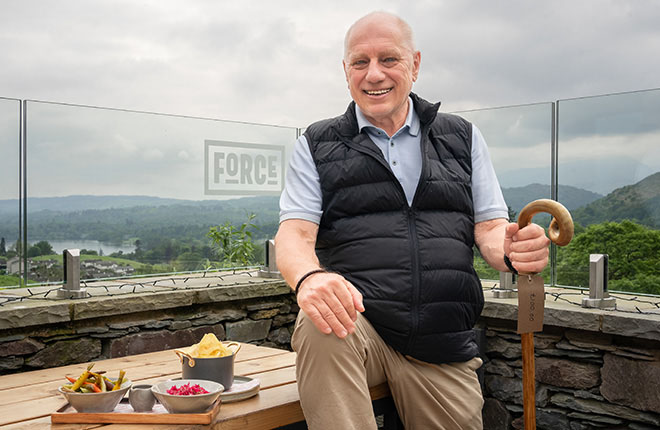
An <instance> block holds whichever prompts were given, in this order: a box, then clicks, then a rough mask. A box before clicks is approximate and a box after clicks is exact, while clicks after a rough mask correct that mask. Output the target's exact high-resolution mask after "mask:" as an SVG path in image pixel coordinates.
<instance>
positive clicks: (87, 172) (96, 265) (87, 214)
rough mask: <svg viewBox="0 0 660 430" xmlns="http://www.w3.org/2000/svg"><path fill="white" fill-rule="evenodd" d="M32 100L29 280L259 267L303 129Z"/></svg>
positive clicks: (29, 105) (29, 126)
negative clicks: (69, 266)
mask: <svg viewBox="0 0 660 430" xmlns="http://www.w3.org/2000/svg"><path fill="white" fill-rule="evenodd" d="M26 103H27V133H26V134H27V139H26V141H27V171H28V181H27V190H28V191H27V196H28V212H27V215H28V230H27V232H28V242H29V243H30V251H28V252H29V253H30V254H29V255H30V261H31V267H30V279H31V280H35V281H39V282H61V280H62V279H61V278H62V267H61V263H60V261H61V260H62V258H61V252H62V250H63V249H66V248H77V249H81V253H82V254H83V255H82V257H81V272H82V273H81V278H86V279H99V278H110V277H121V276H130V275H144V274H151V273H169V272H179V271H195V270H206V269H209V268H218V267H228V266H231V267H239V266H240V267H242V266H251V265H260V264H263V258H264V257H263V254H264V251H263V244H264V242H265V240H266V239H267V238H272V237H273V236H274V234H275V232H276V229H277V226H278V213H279V209H278V199H279V194H280V192H281V189H282V186H283V178H284V171H285V167H286V165H287V161H288V157H289V155H290V151H291V148H292V146H293V143H294V141H295V138H296V133H297V129H295V128H291V127H277V126H268V125H261V124H249V123H240V122H230V121H218V120H211V119H202V118H191V117H181V116H174V115H163V114H153V113H144V112H132V111H124V110H114V109H103V108H93V107H86V106H74V105H65V104H57V103H44V102H37V101H28V102H26ZM250 235H251V239H252V243H254V244H255V247H254V249H251V247H250V246H249V244H248V242H249V241H248V240H246V239H249V238H250Z"/></svg>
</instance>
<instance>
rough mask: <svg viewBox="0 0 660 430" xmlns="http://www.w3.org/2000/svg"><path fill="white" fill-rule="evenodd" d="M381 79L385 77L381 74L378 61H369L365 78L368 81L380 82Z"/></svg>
mask: <svg viewBox="0 0 660 430" xmlns="http://www.w3.org/2000/svg"><path fill="white" fill-rule="evenodd" d="M383 79H385V75H384V74H383V70H382V68H381V65H380V63H379V62H378V61H370V62H369V68H368V69H367V76H366V80H367V81H368V82H380V81H382V80H383Z"/></svg>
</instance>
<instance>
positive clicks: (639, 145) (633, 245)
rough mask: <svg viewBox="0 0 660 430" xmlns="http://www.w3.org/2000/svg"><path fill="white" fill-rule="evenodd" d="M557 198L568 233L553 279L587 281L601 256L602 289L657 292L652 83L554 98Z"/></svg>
mask: <svg viewBox="0 0 660 430" xmlns="http://www.w3.org/2000/svg"><path fill="white" fill-rule="evenodd" d="M558 107H559V109H558V110H559V121H558V123H559V127H558V182H559V187H558V197H559V201H560V202H562V203H564V204H565V205H567V206H569V205H572V206H577V207H576V208H575V209H574V210H573V211H572V214H573V218H574V221H575V224H576V236H575V239H574V240H573V242H572V243H571V244H570V245H569V246H568V247H566V248H564V249H560V250H559V251H558V268H557V272H558V283H560V284H563V285H574V286H581V287H587V288H588V287H589V255H590V254H608V255H609V289H610V290H625V291H634V292H638V293H651V294H660V259H659V258H658V256H659V255H660V231H659V229H660V90H649V91H638V92H631V93H623V94H612V95H604V96H598V97H586V98H579V99H568V100H560V101H559V102H558Z"/></svg>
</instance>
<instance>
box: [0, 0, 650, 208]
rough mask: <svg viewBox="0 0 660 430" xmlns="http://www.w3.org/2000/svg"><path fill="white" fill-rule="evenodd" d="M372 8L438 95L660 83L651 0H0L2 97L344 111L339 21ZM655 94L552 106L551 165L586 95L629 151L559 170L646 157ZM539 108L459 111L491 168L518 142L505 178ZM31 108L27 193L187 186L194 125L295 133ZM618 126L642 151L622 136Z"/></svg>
mask: <svg viewBox="0 0 660 430" xmlns="http://www.w3.org/2000/svg"><path fill="white" fill-rule="evenodd" d="M374 10H386V11H390V12H393V13H396V14H398V15H400V16H401V17H403V18H404V19H405V20H407V21H408V22H409V23H410V25H411V26H412V28H413V30H414V32H415V40H416V44H417V47H418V49H419V50H421V52H422V63H421V72H420V77H419V80H418V82H417V83H416V84H415V87H414V91H416V92H417V93H418V94H420V95H421V96H422V97H424V98H426V99H428V100H431V101H442V102H443V105H442V108H441V109H442V110H444V111H449V112H452V111H459V110H466V109H479V108H485V107H496V106H507V105H518V104H527V103H536V102H547V101H555V100H557V99H565V98H573V97H582V96H591V95H600V94H607V93H618V92H626V91H633V90H641V89H649V88H659V87H660V24H659V23H660V1H656V0H648V1H646V0H580V1H576V0H555V1H550V2H539V1H523V0H519V1H486V0H483V1H464V0H461V1H459V0H454V1H441V0H422V1H412V0H408V1H405V2H404V1H394V0H389V1H388V0H379V1H355V0H351V1H347V0H336V1H312V0H308V1H305V2H294V1H272V0H271V1H220V0H212V1H211V0H209V1H196V0H186V1H183V0H181V1H175V0H146V1H140V0H114V1H102V0H66V1H56V0H52V1H46V0H43V1H35V0H0V64H1V65H2V67H0V97H10V98H18V99H36V100H45V101H54V102H64V103H73V104H82V105H94V106H102V107H112V108H119V109H129V110H138V111H150V112H161V113H170V114H179V115H188V116H199V117H205V118H217V119H226V120H235V121H246V122H258V123H266V124H274V125H282V126H290V127H305V126H307V125H308V124H309V123H311V122H314V121H316V120H319V119H322V118H327V117H330V116H335V115H338V114H340V113H342V112H344V110H345V109H346V105H347V104H348V102H349V101H350V97H349V93H348V89H347V87H346V82H345V78H344V74H343V70H342V67H341V58H342V54H343V38H344V34H345V32H346V30H347V29H348V27H349V26H350V25H351V24H352V23H353V22H354V21H355V20H356V19H358V18H359V17H361V16H363V15H365V14H367V13H369V12H371V11H374ZM659 95H660V92H655V93H653V94H651V95H650V96H649V97H648V103H646V102H645V103H643V105H644V106H645V109H646V110H645V111H643V112H634V111H635V109H638V108H639V107H640V100H641V99H640V98H639V97H637V96H633V97H623V98H610V99H608V98H604V99H596V100H595V101H594V102H591V103H589V102H587V103H586V104H580V103H581V102H576V103H574V104H573V107H574V109H573V111H574V114H572V116H571V118H569V121H562V124H564V125H565V128H564V129H563V131H562V132H564V131H566V130H570V133H571V135H569V136H567V135H566V134H564V135H562V137H563V138H565V139H564V142H566V141H567V140H569V143H568V144H566V145H565V146H564V148H566V149H568V150H573V152H572V153H571V152H570V151H564V152H561V154H569V155H571V158H570V161H574V162H575V163H581V164H580V166H581V167H580V168H577V169H573V168H571V169H565V170H564V171H569V172H572V171H574V172H577V173H581V172H582V173H584V172H587V170H585V169H584V163H585V160H586V162H589V160H590V159H591V158H593V156H594V154H595V152H594V151H593V149H592V148H593V143H592V141H591V140H583V141H579V140H576V141H575V142H576V143H575V144H573V143H572V142H570V139H571V138H572V137H573V138H575V139H578V138H579V137H580V136H581V135H582V134H585V135H593V134H594V131H593V127H592V128H589V129H585V131H584V133H582V132H581V131H580V130H579V128H580V127H582V126H585V125H592V124H586V121H584V120H583V119H582V117H580V114H581V113H585V112H587V113H594V112H595V111H597V110H599V109H601V110H602V111H603V112H604V113H605V115H604V116H601V117H599V121H600V124H599V125H598V127H597V129H598V130H599V132H603V130H605V131H606V133H601V134H612V135H615V137H613V138H611V139H609V140H601V141H600V142H601V144H602V145H606V146H607V148H611V150H608V152H607V154H608V155H609V156H610V159H611V160H614V162H621V160H622V156H624V155H625V156H628V155H629V154H630V156H631V157H633V158H634V160H632V161H630V163H629V165H630V167H629V168H628V169H626V171H625V172H624V173H625V174H623V176H621V178H619V177H616V178H615V179H616V180H615V181H614V180H613V181H609V182H607V179H608V178H609V179H611V178H614V176H615V175H611V174H609V173H608V171H609V169H610V168H611V166H610V165H607V168H604V167H603V166H604V165H601V164H598V163H592V165H591V167H592V169H591V170H589V174H588V175H587V174H586V173H584V174H582V173H581V174H582V177H584V176H585V175H586V176H592V177H594V176H593V175H594V174H595V173H592V171H593V172H596V171H599V172H600V173H601V174H603V175H605V177H604V178H603V179H600V178H599V179H598V180H595V181H592V182H595V183H594V184H591V185H589V184H582V183H581V182H579V181H578V180H575V181H572V182H569V183H570V184H572V185H576V186H584V187H586V188H588V189H591V190H594V191H597V192H602V193H606V192H609V191H610V190H611V189H613V188H614V187H617V186H621V185H622V184H624V185H625V184H630V183H634V182H636V181H638V180H640V179H641V178H643V177H645V176H646V175H648V174H649V172H651V173H652V172H655V171H657V170H660V154H657V153H656V152H657V151H658V150H655V149H654V148H655V147H660V145H657V144H656V143H657V141H658V136H660V124H659V123H658V120H657V118H658V117H660V97H659ZM608 100H609V102H608ZM623 102H625V103H623ZM539 106H540V107H533V108H527V107H526V108H523V110H524V112H520V111H519V110H517V108H513V109H512V110H500V111H498V112H496V114H490V113H489V114H488V115H487V116H483V115H481V117H479V115H475V114H474V113H466V114H465V116H467V117H468V119H472V120H474V121H475V122H476V123H477V124H478V125H479V126H480V127H481V128H482V131H484V134H485V136H486V139H487V140H488V142H489V146H490V147H491V154H492V156H493V161H494V164H495V167H496V170H497V171H498V174H501V173H506V170H507V169H512V168H513V167H517V166H514V165H513V164H512V163H511V161H510V160H511V159H512V158H514V159H516V161H518V160H521V159H523V158H521V154H523V153H525V154H527V155H528V156H527V158H526V159H525V160H526V161H524V162H523V163H524V164H525V166H522V167H526V168H534V169H537V170H534V171H533V172H531V173H530V174H527V175H525V176H524V177H523V176H520V175H516V176H511V175H509V177H508V179H507V176H506V175H501V181H502V185H503V186H514V185H515V184H518V185H524V184H526V183H530V182H535V181H536V182H542V183H548V180H549V159H550V152H549V140H550V137H549V124H550V121H549V118H550V117H549V111H548V106H547V105H546V106H545V107H544V106H543V105H539ZM567 107H568V106H567ZM613 107H615V109H614V110H615V111H617V110H618V111H617V112H614V113H611V114H609V113H607V111H608V109H609V110H612V108H613ZM2 109H4V110H2ZM0 111H1V112H0V134H1V133H2V129H3V124H4V130H9V131H8V132H5V133H8V134H9V135H10V136H9V137H8V138H7V139H6V140H7V141H12V140H13V141H15V140H17V138H16V137H12V135H11V133H12V130H14V131H15V130H16V129H17V128H16V127H15V124H16V120H15V118H14V117H12V115H11V113H13V112H14V113H15V112H16V109H15V108H14V106H13V105H11V104H7V103H5V104H4V107H3V106H0ZM622 111H623V112H624V114H625V115H623V116H622V115H621V112H622ZM2 112H10V114H9V115H6V114H4V113H2ZM561 112H569V109H562V111H561ZM628 113H630V115H628ZM608 115H609V116H608ZM14 116H16V115H14ZM28 118H29V121H28V127H29V135H28V172H29V175H28V176H29V186H28V193H29V195H30V196H51V195H67V194H150V195H159V196H162V197H179V198H193V199H201V198H205V197H204V195H203V183H202V171H203V164H204V162H203V160H204V153H203V148H204V147H203V142H204V140H205V139H216V140H233V141H241V142H255V143H260V142H268V143H274V144H278V145H283V144H291V143H292V142H293V140H294V137H295V136H292V135H291V132H290V131H286V130H284V129H281V130H274V129H268V130H266V129H259V128H258V127H256V128H255V127H252V128H245V127H244V128H241V127H240V126H239V125H237V126H235V127H234V126H227V125H226V123H224V124H225V125H222V124H220V123H208V124H207V123H205V124H200V122H199V121H198V122H195V123H194V124H193V123H189V122H186V121H187V120H180V121H179V120H171V119H163V120H162V121H161V120H160V119H158V118H157V117H153V116H151V118H146V119H145V117H144V116H139V115H138V116H136V115H134V114H128V115H127V116H122V114H121V113H117V114H112V113H108V111H98V110H94V111H93V110H89V109H85V110H76V108H70V109H69V108H66V109H63V108H61V107H60V108H59V109H58V108H57V107H49V106H48V105H42V106H41V107H39V106H34V107H33V108H31V109H30V110H29V113H28ZM163 118H165V117H163ZM473 118H474V119H473ZM631 118H632V121H631ZM477 119H479V121H477ZM3 121H4V123H3ZM539 123H540V124H542V125H541V126H539V125H538V124H539ZM218 124H220V125H222V127H221V128H222V129H221V130H219V129H218V127H219V125H218ZM608 124H609V125H610V127H608ZM569 126H570V127H569ZM231 127H234V128H233V129H230V128H231ZM609 129H612V130H609ZM622 130H623V131H622ZM623 132H625V133H628V134H637V135H639V136H638V137H637V138H631V137H630V136H629V135H628V134H626V135H625V136H623V137H622V136H620V135H621V134H622V133H623ZM643 133H645V134H643ZM571 136H572V137H571ZM0 137H2V136H0ZM498 138H501V139H504V145H501V142H500V141H498ZM631 142H632V144H633V145H636V146H635V147H637V148H641V150H637V151H630V150H629V149H628V148H630V146H629V145H631ZM560 144H561V142H560ZM627 145H628V146H627ZM498 146H499V148H498ZM502 146H506V148H503V147H502ZM523 146H524V149H519V148H521V147H523ZM560 148H561V145H560ZM521 151H524V152H521ZM653 151H656V152H653ZM86 154H87V155H86ZM17 157H18V153H17V146H13V145H10V146H7V145H4V146H3V147H0V167H2V168H1V169H0V182H2V183H3V189H0V198H10V197H12V196H14V195H15V194H16V190H17V188H18V187H17V182H16V180H15V178H16V177H17V173H16V172H14V171H13V170H17V163H16V162H15V161H14V160H16V159H17ZM86 157H87V158H86ZM649 160H655V161H653V162H652V163H651V164H650V165H649V162H648V161H649ZM560 161H562V160H561V159H560ZM3 163H5V164H3ZM76 163H77V164H76ZM104 163H105V164H104ZM640 166H641V167H640ZM173 170H176V171H177V172H178V173H177V175H172V174H171V172H172V171H173ZM619 170H621V169H619ZM186 178H187V179H186ZM561 179H562V178H561V177H560V183H561V182H562V181H561ZM14 182H16V184H14ZM605 182H607V183H606V184H605ZM565 183H566V182H565ZM598 183H600V187H598V186H597V185H598ZM7 184H9V186H7ZM191 190H192V191H191Z"/></svg>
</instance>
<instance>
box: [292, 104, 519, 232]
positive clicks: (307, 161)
mask: <svg viewBox="0 0 660 430" xmlns="http://www.w3.org/2000/svg"><path fill="white" fill-rule="evenodd" d="M408 106H411V107H412V100H411V99H410V98H409V99H408ZM355 115H356V117H357V122H358V127H359V129H360V131H363V130H364V131H365V132H366V133H367V134H368V135H369V137H370V138H371V140H372V141H373V142H374V143H375V144H376V146H378V148H380V150H381V152H382V153H383V156H384V157H385V160H386V161H387V163H388V164H389V165H390V168H391V169H392V172H393V173H394V175H395V176H396V177H397V179H398V180H399V182H400V183H401V186H402V187H403V190H404V192H405V194H406V199H407V200H408V205H410V206H412V201H413V197H414V196H415V191H416V190H417V184H418V183H419V176H420V175H421V173H422V150H421V135H420V122H419V117H418V116H417V113H416V112H415V110H414V109H408V116H407V117H406V122H405V123H404V124H403V126H402V127H401V128H400V129H399V130H398V131H397V132H396V133H394V135H392V136H391V137H390V136H388V135H387V133H386V132H385V131H383V130H382V129H380V128H378V127H376V126H374V125H373V124H371V123H370V122H369V121H368V120H367V119H366V117H365V116H364V114H363V113H362V111H361V110H360V108H359V107H358V106H357V105H355ZM471 155H472V200H473V206H474V221H475V223H476V222H482V221H488V220H491V219H495V218H508V215H509V213H508V209H507V206H506V203H505V202H504V197H503V196H502V190H501V189H500V184H499V182H498V180H497V176H496V175H495V169H493V165H492V163H491V161H490V155H489V153H488V147H487V145H486V141H485V140H484V137H483V136H482V134H481V132H480V131H479V129H478V128H477V127H476V126H475V125H472V152H471ZM321 215H323V211H322V194H321V181H320V179H319V174H318V172H317V170H316V165H315V164H314V160H313V158H312V154H311V152H310V150H309V145H308V144H307V139H305V136H301V137H300V138H299V139H298V140H297V141H296V144H295V147H294V150H293V154H292V155H291V160H290V162H289V170H288V171H287V174H286V179H285V185H284V191H282V195H281V197H280V222H282V221H285V220H287V219H304V220H307V221H311V222H313V223H316V224H318V223H319V222H320V220H321Z"/></svg>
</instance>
